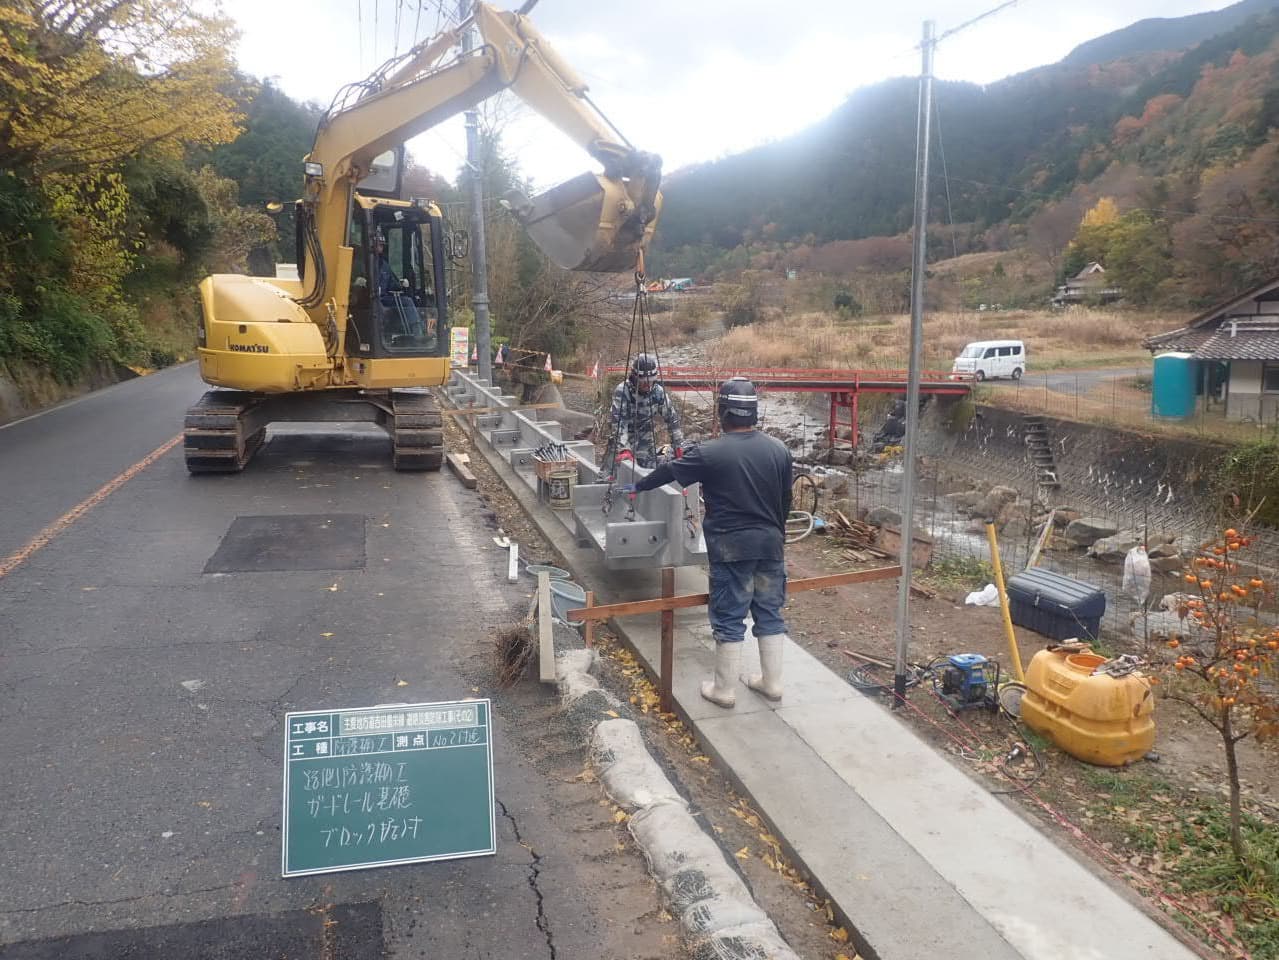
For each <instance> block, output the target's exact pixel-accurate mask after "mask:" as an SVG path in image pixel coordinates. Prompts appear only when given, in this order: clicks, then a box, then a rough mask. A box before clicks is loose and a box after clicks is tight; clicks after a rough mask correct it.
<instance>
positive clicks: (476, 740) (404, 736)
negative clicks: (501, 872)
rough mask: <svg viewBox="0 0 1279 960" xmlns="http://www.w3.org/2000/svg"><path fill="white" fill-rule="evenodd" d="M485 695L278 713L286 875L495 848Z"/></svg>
mask: <svg viewBox="0 0 1279 960" xmlns="http://www.w3.org/2000/svg"><path fill="white" fill-rule="evenodd" d="M489 721H490V705H489V701H488V700H462V701H458V702H450V703H411V704H396V705H393V706H379V707H369V708H365V709H355V710H320V711H315V710H310V711H306V712H304V713H289V714H286V716H285V737H284V744H285V750H284V754H285V755H284V844H283V846H284V851H283V861H284V866H283V874H284V876H286V877H296V876H302V875H304V874H309V873H332V872H334V871H338V870H361V869H365V868H368V867H387V866H392V865H395V864H401V863H419V862H421V861H424V860H445V859H451V858H454V857H474V856H480V855H483V854H491V853H495V852H496V850H497V846H496V843H497V841H496V833H495V831H494V823H493V749H492V739H491V736H490V731H491V726H490V722H489Z"/></svg>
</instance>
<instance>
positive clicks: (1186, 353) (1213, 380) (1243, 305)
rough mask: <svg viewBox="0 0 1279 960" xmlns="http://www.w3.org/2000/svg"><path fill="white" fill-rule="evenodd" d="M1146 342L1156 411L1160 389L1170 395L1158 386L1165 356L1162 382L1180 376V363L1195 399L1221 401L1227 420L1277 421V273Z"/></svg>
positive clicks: (1173, 404) (1209, 401)
mask: <svg viewBox="0 0 1279 960" xmlns="http://www.w3.org/2000/svg"><path fill="white" fill-rule="evenodd" d="M1145 345H1146V347H1148V348H1149V349H1150V351H1151V352H1152V353H1153V354H1155V384H1154V393H1155V413H1156V414H1159V413H1160V412H1161V411H1160V409H1159V407H1160V396H1161V393H1162V394H1163V395H1164V396H1173V393H1170V392H1169V391H1168V390H1164V391H1161V389H1160V388H1161V383H1160V382H1159V381H1160V371H1161V361H1163V364H1162V368H1163V369H1166V370H1168V371H1169V372H1170V377H1169V378H1168V381H1167V384H1164V386H1167V385H1170V384H1173V383H1174V382H1175V381H1177V380H1179V379H1180V378H1181V377H1182V376H1183V374H1182V372H1181V370H1180V367H1181V365H1182V364H1183V363H1184V364H1185V365H1186V367H1187V373H1186V374H1184V375H1185V376H1187V377H1188V379H1189V380H1190V381H1192V382H1193V385H1194V393H1195V396H1196V397H1197V400H1196V401H1195V403H1197V404H1207V405H1209V406H1213V405H1217V404H1219V405H1221V406H1223V407H1224V412H1225V415H1226V418H1227V419H1228V420H1252V421H1256V422H1258V423H1273V422H1275V421H1276V420H1279V278H1275V279H1273V280H1268V281H1266V282H1265V283H1263V284H1260V285H1258V286H1256V287H1254V288H1253V289H1251V290H1249V291H1247V292H1246V293H1243V294H1240V295H1239V296H1237V297H1234V298H1233V299H1230V300H1226V301H1224V302H1222V303H1219V304H1218V305H1217V306H1215V307H1213V308H1211V309H1210V310H1206V311H1204V312H1203V313H1201V314H1200V315H1199V316H1197V317H1195V318H1194V319H1193V320H1191V321H1190V323H1188V324H1186V325H1185V326H1184V327H1179V328H1178V329H1176V330H1170V331H1169V332H1167V333H1161V334H1157V335H1156V336H1153V337H1149V338H1147V339H1146V341H1145ZM1170 405H1171V406H1176V403H1175V402H1173V403H1171V404H1170ZM1182 415H1184V414H1182Z"/></svg>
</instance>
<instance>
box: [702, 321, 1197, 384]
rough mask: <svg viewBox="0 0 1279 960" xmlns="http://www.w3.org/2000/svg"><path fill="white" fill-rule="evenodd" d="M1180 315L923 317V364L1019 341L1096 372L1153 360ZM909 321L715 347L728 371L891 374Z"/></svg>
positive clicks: (902, 355)
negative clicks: (1157, 340)
mask: <svg viewBox="0 0 1279 960" xmlns="http://www.w3.org/2000/svg"><path fill="white" fill-rule="evenodd" d="M1186 319H1187V318H1186V317H1184V316H1181V315H1169V314H1161V313H1138V312H1131V311H1118V310H1097V309H1088V308H1075V309H1070V310H1054V311H1029V310H1009V311H1000V312H989V313H973V312H963V313H934V314H930V315H927V316H925V318H924V364H925V366H926V367H928V368H930V369H938V370H949V369H950V365H951V361H952V360H954V358H955V356H956V355H957V354H958V353H959V352H960V351H961V350H962V349H963V348H964V345H965V344H967V343H970V342H972V341H974V340H1000V339H1020V340H1024V341H1025V342H1026V348H1027V351H1028V353H1029V356H1030V367H1031V369H1032V370H1034V369H1040V370H1043V369H1050V368H1056V367H1064V366H1098V365H1103V364H1106V363H1125V362H1139V361H1143V360H1146V359H1148V358H1149V353H1148V352H1147V351H1146V350H1145V349H1144V348H1143V347H1142V346H1141V341H1142V339H1143V338H1145V337H1148V336H1150V335H1151V334H1152V333H1157V332H1160V331H1164V330H1171V329H1174V328H1175V327H1178V326H1180V325H1181V324H1182V323H1183V322H1185V320H1186ZM909 323H910V318H909V317H906V316H885V317H860V318H856V319H851V320H845V319H842V318H839V317H837V316H835V315H833V314H830V313H805V314H798V315H794V316H790V317H786V318H783V319H781V320H774V321H770V322H767V323H759V324H754V325H751V326H747V327H737V328H736V329H733V330H731V331H729V332H728V333H727V334H725V336H724V337H723V339H721V340H720V341H719V342H718V343H716V344H715V345H714V346H713V347H712V348H711V353H712V358H713V360H714V362H715V363H716V364H717V365H719V366H723V367H825V368H841V369H887V368H901V367H904V366H906V361H907V337H908V333H909Z"/></svg>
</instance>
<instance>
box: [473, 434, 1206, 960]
mask: <svg viewBox="0 0 1279 960" xmlns="http://www.w3.org/2000/svg"><path fill="white" fill-rule="evenodd" d="M478 447H479V449H480V451H481V452H482V453H483V454H484V455H485V457H486V459H488V461H489V462H490V464H491V465H493V466H494V468H495V469H496V470H497V471H498V473H499V474H500V475H501V476H502V477H503V479H505V480H507V481H508V486H509V487H510V488H511V490H512V492H513V493H514V495H515V496H516V497H517V499H519V500H520V501H521V503H522V505H523V506H524V507H525V509H526V510H527V511H528V512H529V513H530V515H531V516H532V517H533V518H534V520H535V521H537V523H538V525H539V527H541V529H542V530H543V532H544V533H545V534H546V535H547V536H548V538H549V539H550V540H552V542H554V544H555V546H556V547H557V549H559V551H560V552H561V553H562V554H563V556H564V558H565V560H566V561H567V562H568V563H569V565H570V567H571V568H572V570H573V572H574V574H575V578H576V580H577V582H578V583H580V584H581V585H582V586H584V587H585V588H586V589H588V590H593V591H595V597H596V602H597V603H601V604H603V603H614V602H621V601H625V600H639V599H648V598H652V597H655V596H658V595H659V593H660V590H659V584H658V575H657V573H656V572H653V573H648V572H643V573H637V572H633V571H631V572H617V573H611V572H609V571H608V570H606V569H605V568H604V567H603V565H602V564H601V563H599V562H598V560H597V557H596V555H595V553H594V552H593V551H592V550H591V549H584V548H579V547H578V546H577V545H576V543H575V542H574V540H573V537H572V536H571V534H570V533H569V532H568V530H567V529H566V527H565V525H564V524H563V523H562V522H561V520H560V518H559V517H557V516H556V512H555V511H552V510H549V509H547V508H545V507H544V506H542V505H540V504H538V503H537V502H536V498H535V497H534V495H533V494H532V492H531V491H530V490H529V489H528V488H527V487H526V486H525V485H524V484H522V483H520V482H518V481H517V480H516V479H515V478H514V475H513V474H512V473H511V470H510V468H509V467H508V466H507V465H506V464H505V463H503V462H502V460H501V458H500V457H498V456H496V455H493V453H492V451H491V449H489V448H488V447H487V446H486V445H485V444H483V442H480V443H479V444H478ZM705 590H706V575H705V573H704V572H703V571H701V570H697V569H692V568H685V569H681V570H679V571H678V573H677V578H676V593H679V594H683V593H698V592H704V591H705ZM618 626H619V627H620V628H621V630H622V632H623V633H624V634H625V636H626V638H627V639H628V640H629V642H630V643H631V645H632V646H633V647H634V648H635V649H636V651H637V653H638V654H639V655H640V656H641V658H642V659H643V660H644V661H645V664H646V666H647V667H648V668H649V670H650V672H652V673H656V672H657V669H658V664H659V657H660V639H659V631H658V623H657V617H656V616H651V617H631V618H627V619H625V620H624V621H621V622H620V623H619V624H618ZM675 628H676V641H675V669H674V694H675V701H676V709H677V711H678V712H679V713H680V714H681V715H682V716H683V717H684V719H685V720H686V721H688V722H689V723H690V725H691V726H692V728H693V730H694V733H695V735H696V737H697V739H698V741H699V743H701V745H702V746H703V748H704V749H705V750H706V751H707V752H708V753H709V754H711V755H712V756H714V757H715V758H716V760H717V761H718V762H720V763H721V764H722V765H723V766H724V768H725V769H726V770H728V771H731V773H732V776H733V777H734V779H736V780H737V782H738V783H739V785H740V786H741V788H742V790H743V792H744V793H745V794H747V795H748V796H749V797H750V798H751V801H752V802H753V804H754V805H755V807H756V809H758V810H759V811H760V813H762V814H763V816H764V817H765V818H766V819H767V820H768V821H769V823H770V824H771V825H772V827H773V828H774V830H775V832H776V833H777V835H778V836H780V837H781V838H782V840H783V842H784V844H785V846H786V847H787V848H788V850H789V852H790V854H791V855H792V857H793V858H794V859H795V860H796V861H797V862H798V863H799V864H800V865H802V867H803V868H804V869H805V870H806V871H807V872H808V873H809V874H810V876H811V877H812V879H813V882H814V884H815V885H816V886H817V887H818V888H819V889H821V890H823V891H824V892H825V893H826V895H827V896H829V897H830V899H831V900H832V901H833V902H834V904H835V906H836V910H837V912H838V914H839V915H840V917H841V919H843V920H844V921H846V922H847V923H848V925H849V927H850V929H851V931H852V932H853V940H854V943H855V945H856V946H857V949H858V950H859V952H860V953H861V954H862V955H863V956H865V957H867V958H868V960H870V958H879V960H924V958H932V957H946V958H948V960H1017V958H1026V960H1191V958H1193V957H1195V956H1196V954H1195V953H1194V952H1192V951H1191V950H1190V949H1188V948H1187V947H1186V946H1184V945H1183V944H1182V943H1181V942H1180V941H1179V940H1178V939H1177V938H1176V937H1174V936H1173V935H1172V934H1171V933H1169V932H1168V931H1166V930H1164V928H1163V927H1161V926H1160V925H1159V924H1158V923H1157V922H1155V920H1153V919H1152V918H1151V917H1150V916H1148V915H1147V914H1146V913H1145V912H1144V911H1143V910H1142V908H1141V907H1140V906H1138V905H1137V904H1136V903H1135V902H1134V901H1133V900H1130V899H1129V898H1128V896H1127V895H1126V893H1124V892H1121V891H1119V890H1117V889H1116V888H1113V887H1111V886H1110V885H1109V884H1108V883H1106V882H1105V881H1104V880H1102V879H1100V878H1098V877H1097V876H1095V875H1094V874H1093V872H1092V871H1091V870H1090V869H1088V868H1086V867H1084V866H1083V865H1081V864H1080V863H1079V862H1078V861H1076V860H1075V858H1074V857H1073V856H1072V854H1070V853H1069V852H1067V851H1066V850H1064V849H1062V848H1061V847H1058V846H1057V845H1056V843H1055V842H1054V841H1053V840H1052V838H1050V837H1048V836H1047V835H1045V834H1044V833H1042V832H1041V831H1040V830H1038V829H1037V828H1036V827H1035V826H1034V825H1033V824H1032V823H1030V822H1028V821H1027V820H1026V819H1023V817H1022V816H1021V815H1020V814H1019V813H1018V812H1016V811H1015V810H1013V809H1011V808H1010V807H1008V806H1005V805H1004V803H1003V802H1002V801H1001V800H999V799H998V798H997V797H995V796H993V795H992V794H991V793H989V791H988V790H987V789H986V788H985V787H984V786H983V785H981V784H980V783H978V782H977V781H976V780H974V779H972V778H971V777H969V776H968V775H967V774H966V773H964V772H963V771H961V770H960V769H958V768H957V767H955V766H954V765H952V764H951V762H950V761H949V760H947V759H946V758H945V757H944V756H942V755H941V754H939V753H937V752H936V751H935V750H934V749H933V748H932V747H930V746H929V745H928V744H927V743H925V742H924V741H923V740H921V739H920V738H919V737H918V736H917V735H916V734H915V732H914V731H913V730H911V729H910V728H909V727H907V726H906V725H904V724H902V723H901V722H899V721H898V719H897V718H896V717H895V716H893V714H892V713H891V712H890V711H889V710H887V709H885V708H884V707H883V706H882V705H881V704H879V703H877V702H876V701H874V700H872V699H870V698H868V697H866V696H864V695H862V694H861V693H858V692H857V691H855V690H853V689H852V688H851V687H850V686H849V685H848V684H847V683H846V682H845V681H844V680H843V679H842V678H840V677H838V676H837V675H835V674H834V673H832V672H831V671H830V670H829V669H828V668H827V667H826V666H825V665H824V664H822V663H821V662H819V661H818V660H816V659H815V658H813V657H812V656H811V655H810V654H809V653H808V652H807V651H805V650H803V649H802V648H800V647H799V646H797V645H795V644H793V643H791V644H788V645H787V647H786V650H785V688H786V694H785V699H784V700H783V702H782V703H780V704H770V703H769V702H767V701H765V700H764V699H763V698H762V697H759V696H757V695H755V694H754V693H752V692H751V691H750V690H748V689H746V688H745V686H744V685H739V689H738V694H737V707H736V708H735V709H733V710H723V709H721V708H719V707H716V706H715V705H713V704H711V703H708V702H707V701H705V700H703V699H702V698H701V696H700V695H699V693H698V685H699V684H700V682H701V681H702V680H703V679H706V678H707V677H709V676H710V673H711V663H712V656H713V643H714V641H713V640H712V638H711V635H710V630H709V628H708V627H707V625H706V620H705V612H704V611H702V610H692V611H677V612H676V624H675ZM757 662H758V661H757V654H756V647H755V642H754V640H753V639H748V640H747V649H746V650H745V651H744V656H743V663H744V669H752V668H753V664H755V663H757Z"/></svg>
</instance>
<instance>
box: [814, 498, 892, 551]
mask: <svg viewBox="0 0 1279 960" xmlns="http://www.w3.org/2000/svg"><path fill="white" fill-rule="evenodd" d="M827 522H828V529H829V536H830V538H831V539H832V540H834V541H835V542H836V543H838V544H839V546H840V548H841V556H842V557H843V559H845V560H848V561H851V562H856V563H866V562H868V561H870V560H883V559H885V558H886V557H888V556H889V554H887V553H885V552H884V551H883V550H880V549H879V548H878V547H877V546H875V543H876V541H877V540H878V539H879V528H878V527H875V526H872V525H871V524H869V523H863V522H862V521H861V520H849V519H848V517H846V516H844V514H843V513H841V512H840V511H838V510H836V511H835V512H834V516H833V517H831V518H828V521H827Z"/></svg>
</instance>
